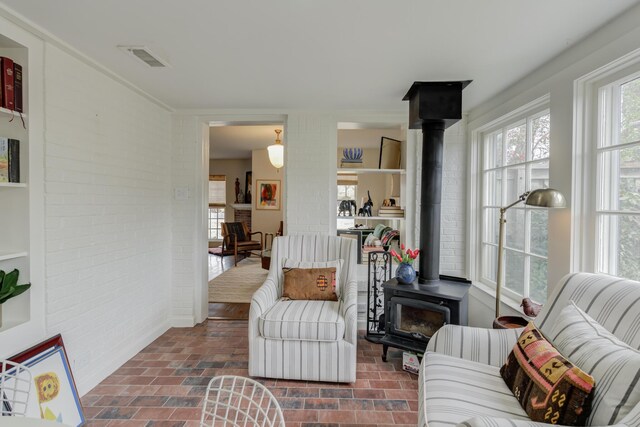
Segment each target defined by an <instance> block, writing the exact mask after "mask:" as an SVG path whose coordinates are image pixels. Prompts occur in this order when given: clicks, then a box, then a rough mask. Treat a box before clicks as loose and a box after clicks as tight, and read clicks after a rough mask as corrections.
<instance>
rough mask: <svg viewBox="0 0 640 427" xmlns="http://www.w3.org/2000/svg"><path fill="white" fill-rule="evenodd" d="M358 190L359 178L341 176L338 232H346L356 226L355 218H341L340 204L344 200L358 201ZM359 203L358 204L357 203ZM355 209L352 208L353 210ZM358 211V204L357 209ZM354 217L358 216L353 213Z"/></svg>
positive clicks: (339, 180) (339, 181)
mask: <svg viewBox="0 0 640 427" xmlns="http://www.w3.org/2000/svg"><path fill="white" fill-rule="evenodd" d="M357 190H358V177H357V176H355V175H353V176H351V175H341V176H340V177H339V179H338V223H337V225H336V226H337V229H338V230H346V229H348V228H352V227H353V226H354V225H355V219H353V218H341V215H340V202H341V201H343V200H356V193H357ZM356 203H357V202H356ZM353 209H354V208H353V207H352V210H353ZM355 209H357V204H356V208H355ZM352 213H353V216H355V215H356V214H357V211H356V212H352Z"/></svg>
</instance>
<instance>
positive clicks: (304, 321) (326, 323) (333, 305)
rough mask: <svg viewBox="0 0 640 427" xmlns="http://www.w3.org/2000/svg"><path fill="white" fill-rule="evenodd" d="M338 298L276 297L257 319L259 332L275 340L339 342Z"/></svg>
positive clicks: (341, 332) (341, 330)
mask: <svg viewBox="0 0 640 427" xmlns="http://www.w3.org/2000/svg"><path fill="white" fill-rule="evenodd" d="M340 305H341V301H304V300H298V301H293V300H292V301H287V300H279V301H278V302H276V303H275V304H274V305H273V307H271V308H270V309H269V310H268V311H267V312H265V313H264V314H263V315H262V316H261V317H260V319H259V320H258V328H259V332H260V335H261V336H262V337H264V338H270V339H278V340H303V341H340V340H342V339H343V338H344V319H343V318H342V316H341V315H340V311H341V310H340Z"/></svg>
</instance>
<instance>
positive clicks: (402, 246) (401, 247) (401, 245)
mask: <svg viewBox="0 0 640 427" xmlns="http://www.w3.org/2000/svg"><path fill="white" fill-rule="evenodd" d="M400 249H402V250H403V251H404V243H400Z"/></svg>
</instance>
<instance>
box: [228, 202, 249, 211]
mask: <svg viewBox="0 0 640 427" xmlns="http://www.w3.org/2000/svg"><path fill="white" fill-rule="evenodd" d="M231 207H232V208H233V209H235V210H237V211H250V210H251V203H232V204H231Z"/></svg>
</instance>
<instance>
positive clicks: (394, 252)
mask: <svg viewBox="0 0 640 427" xmlns="http://www.w3.org/2000/svg"><path fill="white" fill-rule="evenodd" d="M389 253H390V254H391V256H398V253H397V252H396V251H395V249H391V252H389Z"/></svg>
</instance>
